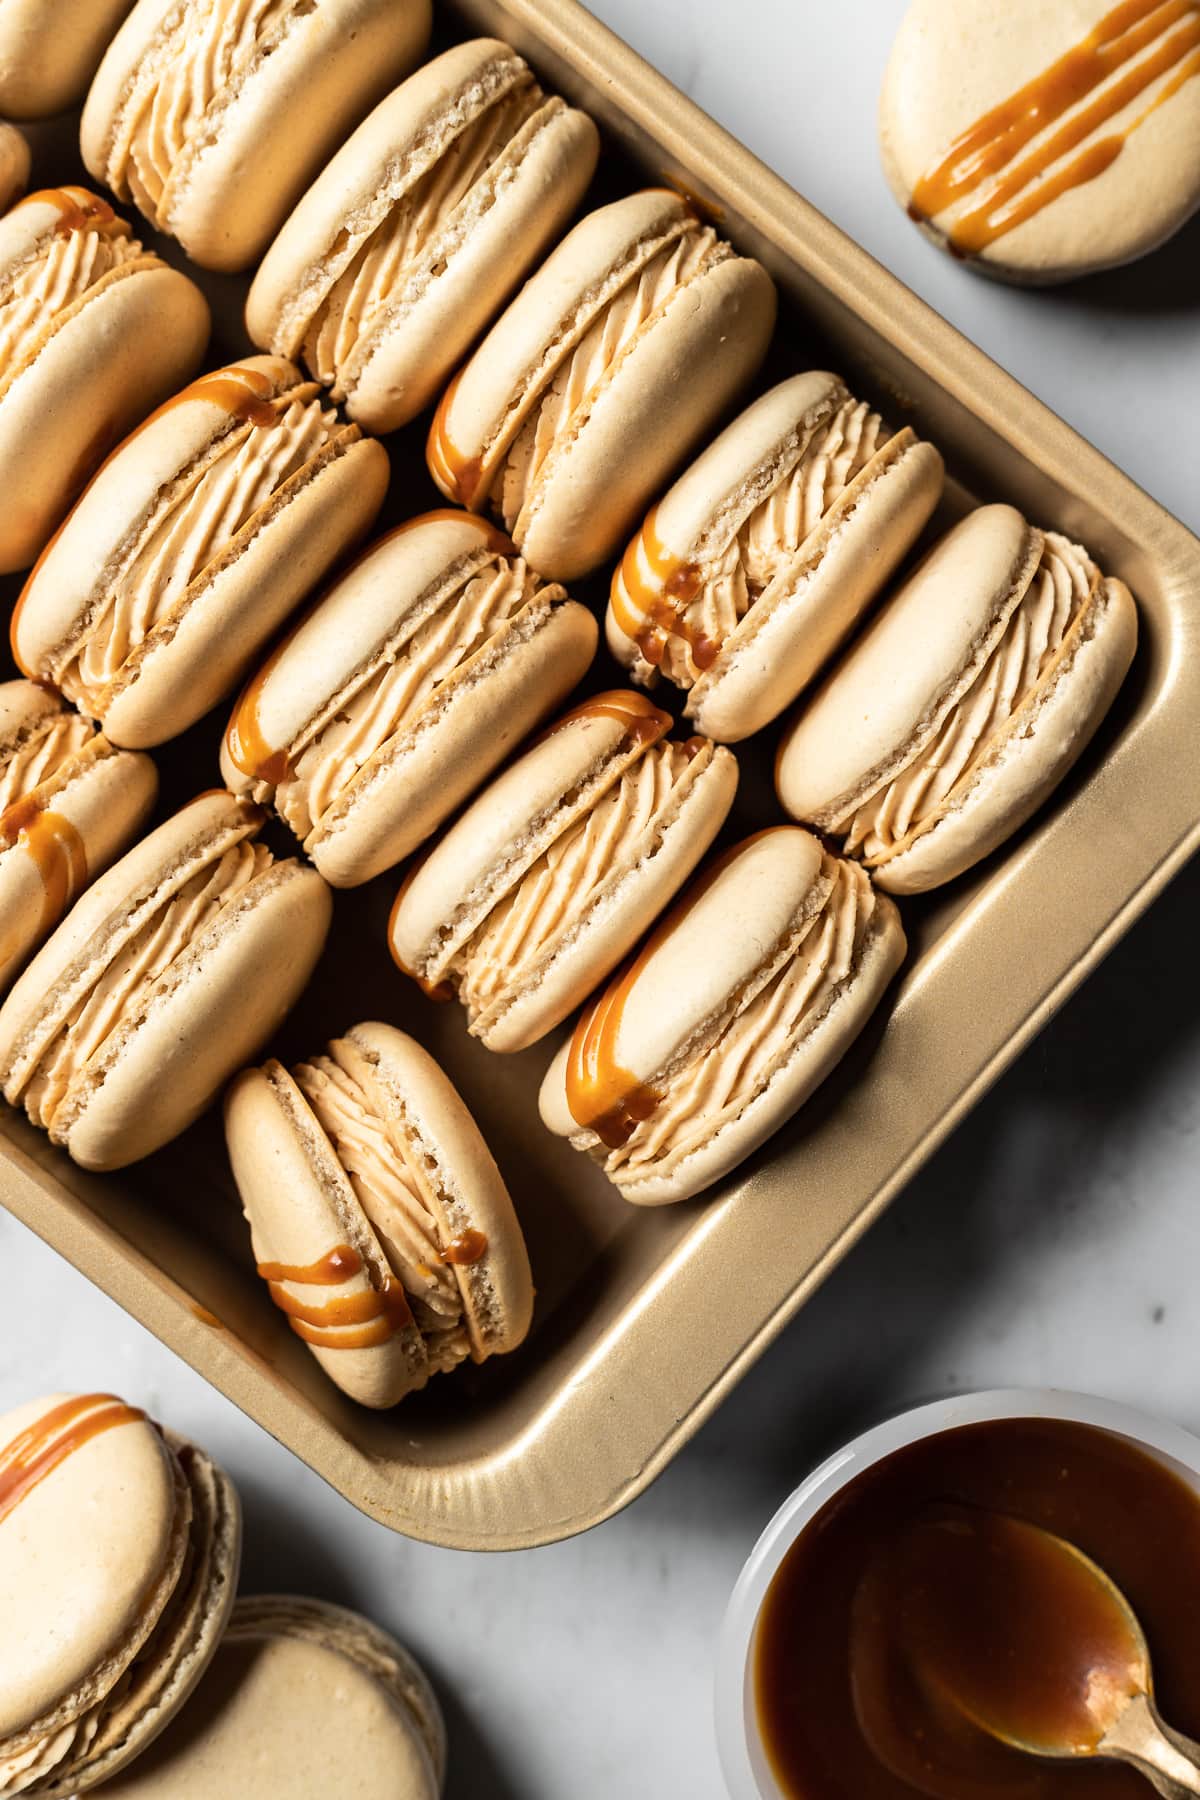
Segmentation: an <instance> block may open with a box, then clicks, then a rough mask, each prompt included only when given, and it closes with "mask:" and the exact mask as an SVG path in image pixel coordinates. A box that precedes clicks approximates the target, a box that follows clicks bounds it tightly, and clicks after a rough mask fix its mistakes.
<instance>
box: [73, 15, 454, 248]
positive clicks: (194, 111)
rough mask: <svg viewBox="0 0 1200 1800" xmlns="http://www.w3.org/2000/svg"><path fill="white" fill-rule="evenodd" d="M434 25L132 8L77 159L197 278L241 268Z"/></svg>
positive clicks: (88, 107) (99, 85)
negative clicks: (200, 273)
mask: <svg viewBox="0 0 1200 1800" xmlns="http://www.w3.org/2000/svg"><path fill="white" fill-rule="evenodd" d="M429 26H430V8H429V0H282V3H281V0H249V3H248V4H244V5H242V4H239V3H238V0H214V3H213V4H204V3H203V0H138V4H137V5H135V7H134V9H133V11H132V12H131V13H130V15H129V17H128V19H127V20H126V21H125V24H124V25H123V26H122V28H121V30H120V31H119V32H118V33H117V35H116V37H115V38H114V39H113V41H112V43H111V44H110V46H109V49H108V52H107V54H106V55H105V57H104V60H103V62H102V63H101V65H100V68H99V70H98V72H97V74H96V78H95V80H94V82H93V83H92V87H91V90H90V92H89V94H88V97H87V101H86V103H85V106H84V110H83V122H82V128H81V133H80V139H81V146H82V151H83V160H84V162H85V163H86V165H87V167H88V168H89V169H90V170H91V172H92V173H93V175H95V176H96V178H97V179H98V180H101V181H104V182H105V183H106V184H107V185H108V186H109V187H111V188H112V190H113V191H114V193H116V194H117V195H118V196H120V197H121V198H124V199H126V200H128V199H133V200H135V201H136V203H137V205H138V206H139V207H140V208H141V210H142V211H143V212H144V213H145V214H146V216H147V218H149V219H150V221H151V222H152V223H153V224H154V225H156V226H157V227H158V228H159V229H160V230H163V231H167V232H170V233H171V235H172V236H174V237H177V238H178V239H179V241H180V242H181V243H182V244H183V246H184V248H185V249H186V250H187V251H188V254H189V255H190V256H191V257H192V258H193V259H194V260H195V261H196V262H198V263H200V264H201V265H202V266H203V267H205V268H213V269H239V268H244V267H245V266H246V265H247V264H248V263H250V262H252V261H253V260H254V258H255V257H256V256H258V255H259V254H261V252H262V251H263V250H264V249H265V248H266V245H267V244H268V242H269V241H270V238H271V236H272V234H273V233H274V232H275V231H276V230H277V229H278V227H279V225H280V224H281V223H282V221H283V219H284V218H285V217H286V215H287V212H288V209H289V207H290V206H291V205H292V204H293V202H294V201H295V200H296V199H297V198H298V197H299V195H300V193H301V192H302V191H303V189H304V186H305V183H306V182H307V180H308V179H309V178H310V176H311V175H312V174H314V173H315V171H316V170H317V169H318V168H319V167H320V166H321V164H322V163H323V161H324V160H325V158H326V157H327V156H328V154H329V153H330V151H331V150H332V149H333V148H334V147H335V146H336V145H337V144H338V142H339V141H340V140H341V138H342V137H343V136H344V135H345V133H346V132H347V131H348V130H350V129H352V128H353V126H354V125H355V124H357V122H358V120H359V119H360V118H361V117H362V116H363V114H364V113H365V112H366V111H367V110H368V109H369V108H370V107H371V106H372V105H373V104H374V102H375V101H376V100H378V99H379V98H380V97H381V96H382V95H383V94H384V93H386V91H387V89H388V88H389V87H390V86H391V85H392V83H393V82H395V81H396V80H398V79H399V77H400V76H401V75H403V74H404V73H405V72H406V70H408V69H409V68H411V67H412V65H413V63H414V62H415V61H416V59H417V57H418V56H419V55H420V53H421V50H422V49H423V47H424V44H425V42H426V40H427V38H428V35H429ZM297 121H302V125H301V126H300V127H299V128H298V126H297Z"/></svg>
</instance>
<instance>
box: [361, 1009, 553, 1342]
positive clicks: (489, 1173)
mask: <svg viewBox="0 0 1200 1800" xmlns="http://www.w3.org/2000/svg"><path fill="white" fill-rule="evenodd" d="M345 1035H346V1038H347V1039H348V1040H349V1042H350V1043H351V1044H352V1045H353V1046H354V1048H355V1049H356V1050H357V1051H358V1052H359V1053H360V1054H361V1055H362V1057H363V1058H364V1061H365V1063H366V1064H368V1065H369V1067H370V1085H371V1087H372V1089H373V1090H374V1092H375V1094H376V1095H377V1096H380V1097H382V1098H383V1100H384V1102H385V1110H386V1112H387V1114H388V1116H389V1117H394V1118H395V1119H396V1120H397V1122H398V1125H399V1128H400V1129H402V1130H403V1131H404V1132H405V1133H406V1135H408V1136H409V1137H410V1138H411V1139H413V1140H414V1141H415V1142H416V1143H417V1144H418V1145H419V1146H420V1148H421V1149H422V1150H423V1151H424V1154H425V1158H426V1166H427V1167H428V1168H429V1170H430V1175H431V1185H432V1186H433V1187H434V1188H435V1189H436V1199H437V1204H438V1206H439V1207H440V1209H441V1214H442V1216H441V1218H439V1220H438V1224H439V1226H440V1227H441V1228H442V1229H443V1230H444V1231H445V1234H446V1241H447V1242H449V1241H450V1240H451V1239H453V1238H456V1237H458V1236H459V1235H460V1234H461V1233H462V1232H464V1231H466V1230H475V1231H481V1232H483V1233H484V1235H485V1236H486V1238H487V1250H486V1251H485V1253H484V1255H483V1256H482V1258H481V1259H480V1260H479V1261H478V1262H475V1263H465V1264H458V1265H455V1274H456V1275H457V1276H458V1280H459V1285H460V1288H461V1290H462V1295H463V1303H464V1306H465V1310H466V1320H467V1327H468V1331H469V1334H470V1337H471V1343H472V1347H473V1349H474V1352H475V1355H476V1358H477V1360H482V1358H483V1357H485V1356H496V1355H501V1354H503V1353H505V1352H507V1351H509V1350H515V1349H516V1347H517V1345H518V1344H520V1343H521V1342H522V1341H523V1340H524V1338H525V1337H526V1335H527V1334H528V1331H529V1325H530V1320H531V1319H532V1316H533V1276H532V1273H531V1271H530V1267H529V1252H528V1250H527V1249H526V1246H525V1238H524V1235H523V1233H522V1231H521V1227H520V1225H519V1223H518V1222H517V1215H516V1212H515V1211H514V1209H513V1203H512V1199H511V1197H510V1195H509V1192H508V1189H507V1187H506V1186H505V1184H504V1179H503V1177H502V1175H501V1174H500V1171H499V1169H498V1168H497V1167H496V1162H495V1158H494V1157H493V1156H492V1153H491V1151H490V1150H489V1149H488V1147H487V1144H486V1143H485V1142H484V1138H483V1134H482V1132H481V1131H480V1129H479V1127H478V1125H476V1123H475V1120H474V1119H473V1118H472V1117H471V1114H470V1112H469V1111H468V1110H467V1107H466V1106H465V1104H464V1103H463V1101H462V1099H461V1098H460V1096H459V1093H458V1090H457V1089H456V1088H455V1086H454V1084H453V1082H452V1081H451V1080H450V1078H449V1076H448V1075H446V1074H445V1073H444V1071H443V1070H442V1069H441V1068H440V1067H439V1066H438V1064H437V1063H436V1062H435V1061H434V1059H433V1057H432V1056H430V1054H429V1052H428V1051H427V1050H425V1049H423V1048H422V1046H421V1045H420V1044H418V1043H417V1041H416V1039H415V1038H411V1037H409V1036H408V1035H407V1034H406V1033H405V1032H403V1031H398V1030H397V1029H396V1027H395V1026H394V1025H385V1024H380V1023H377V1022H370V1023H367V1024H363V1025H355V1026H353V1027H352V1028H351V1030H349V1031H348V1032H346V1034H345Z"/></svg>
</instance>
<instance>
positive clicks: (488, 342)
mask: <svg viewBox="0 0 1200 1800" xmlns="http://www.w3.org/2000/svg"><path fill="white" fill-rule="evenodd" d="M774 322H775V288H774V284H773V283H772V281H771V278H770V276H769V275H768V274H767V273H766V270H765V269H763V268H762V267H761V266H760V265H759V264H758V263H756V262H754V261H753V260H752V259H751V258H749V257H744V256H739V255H738V254H737V252H736V251H735V250H734V249H733V247H732V245H730V244H727V243H725V242H724V241H723V240H722V239H721V238H720V237H719V236H718V235H717V233H716V232H715V231H714V230H713V228H712V227H711V226H710V225H706V224H705V223H704V222H703V221H702V220H701V219H699V218H697V217H696V215H695V213H694V212H692V211H691V209H690V208H689V207H688V205H687V204H686V203H685V202H684V201H683V200H681V199H680V197H679V195H678V194H674V193H671V192H669V191H668V190H667V189H653V190H649V191H647V192H644V193H639V194H631V195H629V196H628V197H627V198H626V199H624V200H617V201H614V202H613V203H612V204H611V205H609V206H602V207H600V208H599V209H598V210H597V211H595V212H592V213H589V214H588V215H587V217H586V218H584V219H582V220H581V221H580V222H579V224H578V225H576V226H575V227H574V229H573V230H572V231H570V232H569V233H568V234H567V236H566V237H565V238H564V239H563V241H562V242H561V244H559V246H558V248H557V249H556V250H554V251H552V252H551V254H550V256H549V257H548V258H547V259H546V261H545V262H544V263H543V264H542V267H541V268H540V269H539V270H538V271H537V273H536V274H535V275H533V276H532V277H531V278H530V280H529V281H528V282H527V283H526V284H525V286H524V288H523V289H522V290H521V292H520V293H519V294H518V295H517V297H516V299H515V300H514V301H512V303H511V304H510V305H509V306H508V308H507V309H506V310H505V311H504V312H503V313H502V314H501V316H500V318H499V319H498V320H497V321H496V323H495V325H493V327H492V329H491V331H490V332H489V333H488V334H487V336H486V337H485V338H484V340H483V342H482V343H481V344H480V345H479V348H478V349H477V350H476V351H475V353H474V355H473V356H472V357H471V359H470V361H469V362H468V363H466V365H465V366H464V367H463V368H462V369H461V370H460V371H459V373H458V374H457V375H456V376H455V378H454V380H453V381H452V382H451V384H450V386H449V387H448V388H447V390H446V392H445V394H444V395H443V396H442V400H441V403H440V405H439V407H438V411H437V414H436V416H435V418H434V422H433V426H432V429H431V431H430V435H429V447H428V457H429V468H430V472H431V474H432V475H433V478H434V480H435V481H436V482H437V484H438V486H439V487H440V488H441V490H442V492H443V493H444V494H445V495H446V496H447V497H448V498H449V499H451V500H455V501H458V502H460V503H461V504H462V505H464V506H469V507H471V508H473V509H474V510H475V511H477V512H480V511H483V510H484V509H485V508H490V509H491V510H492V511H493V512H494V513H495V514H496V515H497V517H499V518H500V519H501V520H502V522H503V524H504V527H505V529H506V530H507V531H508V532H509V534H510V535H511V536H512V538H513V540H514V542H515V543H516V544H517V546H518V548H519V549H520V551H521V553H522V555H523V556H525V557H526V558H527V559H528V561H529V562H530V563H531V564H532V565H533V567H534V568H535V569H539V570H540V571H541V573H542V574H544V575H547V576H551V577H554V578H556V579H558V580H561V581H567V580H570V579H571V578H572V577H575V576H579V575H584V574H586V573H588V571H590V570H592V569H595V568H596V567H598V566H599V564H600V563H602V562H604V561H605V559H606V558H607V557H609V556H611V555H612V554H613V553H614V552H615V551H616V549H617V548H618V546H619V545H620V543H621V542H622V540H623V538H624V537H625V536H626V535H627V533H628V532H629V530H630V529H631V528H632V526H633V524H634V522H635V520H636V518H637V516H638V514H639V513H640V512H641V511H642V510H643V509H644V507H645V506H646V503H647V502H648V501H649V500H650V498H651V497H652V495H653V494H655V493H656V492H657V491H658V490H659V489H660V488H661V487H662V485H663V483H664V482H665V481H666V480H667V479H668V478H669V477H670V475H671V474H672V472H673V471H674V470H675V469H676V468H677V467H678V465H679V463H680V461H681V460H682V458H683V457H685V456H686V455H687V453H688V451H689V450H690V449H692V448H694V446H695V444H696V442H697V440H698V439H700V438H702V437H703V436H704V434H705V432H706V431H707V430H708V429H709V428H710V427H711V426H712V424H713V423H714V421H715V420H716V419H717V418H718V417H719V416H720V414H721V412H722V411H723V410H724V408H725V407H726V406H727V405H728V404H729V402H730V401H731V400H732V399H733V397H734V396H735V395H736V393H737V392H738V390H739V389H740V388H741V387H742V386H743V385H744V384H745V383H746V382H747V381H748V380H749V379H750V377H751V375H752V374H753V373H754V370H755V369H756V368H757V367H758V364H759V363H760V362H761V360H762V357H763V355H764V353H765V351H766V348H767V343H768V340H769V338H770V335H771V328H772V326H773V324H774Z"/></svg>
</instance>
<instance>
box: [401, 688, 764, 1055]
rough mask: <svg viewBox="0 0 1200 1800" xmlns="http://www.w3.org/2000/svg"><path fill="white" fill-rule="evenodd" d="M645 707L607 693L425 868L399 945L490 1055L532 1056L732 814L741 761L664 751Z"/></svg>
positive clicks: (410, 889)
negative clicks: (450, 996)
mask: <svg viewBox="0 0 1200 1800" xmlns="http://www.w3.org/2000/svg"><path fill="white" fill-rule="evenodd" d="M673 723H674V721H673V720H672V718H671V715H670V713H666V712H662V711H660V709H659V708H658V707H656V706H653V705H652V704H651V703H650V701H649V700H647V699H646V697H645V696H644V695H643V694H638V693H634V692H631V691H627V690H626V691H622V690H619V689H618V690H617V691H615V692H612V693H604V694H597V695H595V696H593V698H592V699H590V700H585V701H584V702H583V704H582V705H581V706H578V707H576V708H575V710H574V711H573V712H570V713H568V714H567V715H566V717H565V718H563V719H560V720H559V721H558V723H557V724H556V725H554V726H552V727H551V729H550V730H549V731H548V732H547V733H546V735H545V736H544V737H543V738H542V739H541V740H540V742H539V743H537V744H535V745H534V746H533V748H532V749H530V750H527V751H526V752H525V754H524V755H523V756H522V757H520V758H518V760H517V761H516V762H515V763H513V764H512V765H511V766H510V767H509V768H507V769H506V770H505V771H504V773H503V774H502V775H499V776H497V777H496V779H495V781H493V782H492V784H491V786H490V787H487V788H485V789H484V791H483V793H482V794H480V795H479V797H478V798H477V799H476V800H475V801H473V802H472V804H471V805H470V806H469V807H468V808H467V810H466V812H464V813H463V814H462V816H461V817H460V818H459V819H457V820H456V821H455V823H454V824H453V825H452V826H451V827H450V829H449V831H448V832H447V833H446V834H445V836H444V837H442V838H440V839H439V840H438V842H437V843H436V844H435V845H434V847H433V849H432V850H431V851H430V852H429V854H428V855H427V856H425V857H424V858H423V859H422V860H421V862H420V863H419V864H418V866H417V867H416V869H415V870H414V872H413V874H412V875H411V876H410V878H409V879H408V880H407V881H406V882H405V884H404V886H403V887H402V888H401V890H400V893H399V894H398V896H397V898H396V904H395V906H394V907H393V909H392V917H391V923H390V926H389V942H390V944H391V950H392V955H393V957H394V958H395V960H396V962H397V963H398V964H399V966H400V968H401V969H403V970H404V972H405V973H406V974H409V975H412V976H413V977H414V978H415V979H416V980H417V981H419V982H420V984H421V986H422V987H424V988H425V989H426V990H427V991H431V992H433V991H440V992H443V993H457V995H458V998H459V999H460V1000H461V1002H462V1004H463V1006H464V1007H465V1008H466V1011H467V1018H468V1020H469V1022H470V1029H471V1032H472V1033H473V1035H474V1036H475V1037H478V1038H482V1040H483V1042H484V1043H485V1044H486V1045H487V1047H488V1049H489V1050H523V1049H525V1048H526V1047H527V1046H528V1045H529V1044H532V1043H535V1042H536V1041H537V1039H538V1038H540V1037H543V1036H544V1035H545V1033H546V1032H547V1031H549V1030H551V1029H552V1027H553V1026H555V1025H558V1024H561V1022H562V1021H563V1019H565V1018H566V1016H567V1014H568V1013H570V1012H572V1011H573V1010H574V1009H575V1007H577V1006H578V1005H579V1004H580V1002H581V1001H582V1000H584V999H586V998H587V996H588V994H590V993H591V991H592V989H593V988H594V987H595V986H596V985H597V984H598V983H599V982H601V981H603V980H604V978H605V976H606V975H608V974H610V973H611V971H612V970H613V969H614V968H615V967H616V965H617V963H618V962H620V960H621V958H622V957H623V956H624V955H625V954H626V953H627V952H628V951H629V950H631V949H632V948H633V946H634V944H636V942H637V940H638V939H639V938H640V937H641V935H642V933H643V932H644V931H645V930H646V929H647V928H648V927H649V926H650V925H652V924H653V922H654V920H655V919H656V918H657V917H658V915H659V913H660V912H662V910H663V908H664V907H665V906H666V905H667V904H668V902H669V901H670V900H671V899H672V898H673V897H674V895H675V893H676V892H677V891H678V889H679V888H680V887H681V886H682V885H683V883H684V882H685V881H686V880H687V877H688V876H689V875H690V874H691V873H692V870H693V869H694V868H695V866H696V864H697V863H698V862H699V861H700V858H701V857H702V856H703V855H704V852H705V851H706V850H707V849H708V847H709V845H710V844H711V843H712V841H713V839H714V838H715V837H716V835H717V832H718V831H719V830H720V829H721V826H722V825H723V824H724V822H725V818H726V816H727V814H728V812H729V809H730V807H731V806H732V804H733V797H734V794H735V793H736V792H737V780H738V768H737V760H736V758H735V757H734V755H733V753H732V751H729V750H724V749H720V748H718V746H717V745H716V744H713V743H711V742H710V741H709V740H708V739H707V738H695V737H694V738H691V739H689V740H688V741H687V742H686V743H680V742H679V741H678V740H675V739H672V738H669V737H668V735H667V734H668V732H670V730H671V729H672V726H673Z"/></svg>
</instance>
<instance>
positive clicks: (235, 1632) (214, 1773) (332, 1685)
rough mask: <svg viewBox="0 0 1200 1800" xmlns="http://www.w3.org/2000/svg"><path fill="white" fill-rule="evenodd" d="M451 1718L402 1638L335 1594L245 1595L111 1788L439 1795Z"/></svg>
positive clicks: (240, 1795)
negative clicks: (185, 1703) (180, 1707)
mask: <svg viewBox="0 0 1200 1800" xmlns="http://www.w3.org/2000/svg"><path fill="white" fill-rule="evenodd" d="M445 1766H446V1728H445V1724H444V1722H443V1719H442V1713H441V1708H440V1707H439V1705H438V1702H437V1697H436V1695H435V1694H434V1692H433V1689H432V1688H431V1686H430V1685H429V1681H428V1679H427V1678H426V1676H425V1674H424V1672H423V1671H422V1669H421V1668H420V1666H419V1665H418V1663H417V1662H416V1661H415V1659H414V1658H413V1657H412V1656H411V1655H410V1654H409V1652H408V1651H407V1650H405V1649H403V1648H402V1646H401V1645H400V1644H398V1643H397V1642H396V1640H395V1638H393V1637H391V1636H390V1635H389V1634H388V1633H387V1632H385V1631H382V1630H381V1629H380V1627H379V1626H378V1625H374V1624H372V1623H371V1622H370V1621H369V1620H367V1619H364V1618H362V1617H361V1615H360V1614H358V1613H352V1612H348V1611H347V1610H346V1609H345V1608H344V1607H340V1606H331V1605H330V1604H329V1603H328V1601H325V1600H309V1599H299V1598H295V1597H293V1596H291V1595H285V1594H254V1595H245V1596H243V1598H242V1599H240V1600H239V1601H238V1602H237V1605H236V1606H235V1607H234V1609H233V1616H232V1618H231V1619H230V1621H229V1626H228V1629H227V1630H226V1632H225V1636H224V1638H223V1639H222V1640H221V1645H220V1648H219V1649H218V1651H217V1654H216V1656H215V1657H214V1658H213V1661H212V1664H211V1666H210V1668H209V1670H208V1673H207V1675H206V1676H205V1678H204V1681H203V1682H202V1683H201V1685H200V1687H199V1689H198V1691H197V1692H196V1694H195V1695H194V1697H193V1699H192V1702H191V1704H190V1705H189V1707H188V1709H187V1712H186V1713H185V1714H184V1715H183V1716H182V1717H181V1718H180V1719H179V1720H178V1722H177V1723H176V1724H175V1725H174V1726H173V1727H172V1728H171V1729H170V1730H168V1731H165V1732H164V1733H163V1734H162V1736H161V1737H160V1738H159V1739H158V1741H157V1743H155V1744H154V1745H153V1747H152V1748H151V1749H150V1751H149V1753H148V1754H147V1755H145V1756H142V1757H140V1758H139V1759H138V1762H137V1764H136V1765H135V1766H134V1767H133V1768H131V1769H129V1770H127V1771H126V1773H125V1774H124V1775H123V1776H122V1777H121V1778H120V1779H119V1780H117V1781H115V1782H114V1783H113V1784H112V1786H111V1788H110V1789H109V1790H108V1792H109V1793H110V1794H111V1795H112V1800H217V1796H227V1797H228V1800H244V1797H245V1796H247V1795H250V1794H253V1793H258V1792H261V1793H262V1794H263V1795H264V1800H266V1797H267V1796H276V1795H277V1796H279V1800H332V1796H335V1795H336V1796H339V1797H344V1800H438V1796H439V1794H440V1793H441V1791H442V1780H443V1775H444V1771H445Z"/></svg>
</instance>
